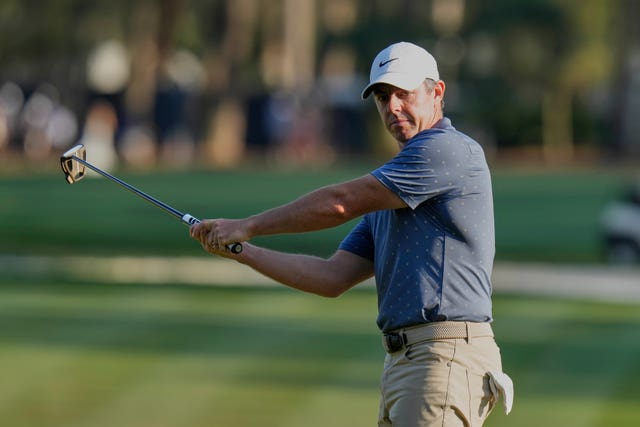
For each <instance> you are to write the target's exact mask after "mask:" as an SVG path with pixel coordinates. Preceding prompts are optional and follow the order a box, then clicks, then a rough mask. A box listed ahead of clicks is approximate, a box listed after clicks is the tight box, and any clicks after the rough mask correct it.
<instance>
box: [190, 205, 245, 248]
mask: <svg viewBox="0 0 640 427" xmlns="http://www.w3.org/2000/svg"><path fill="white" fill-rule="evenodd" d="M182 222H184V223H185V224H187V225H189V226H191V225H193V224H198V223H199V222H200V220H199V219H198V218H196V217H194V216H191V215H189V214H184V215H183V216H182ZM226 248H227V250H228V251H229V252H231V253H232V254H236V255H238V254H239V253H240V252H242V243H232V244H230V245H226Z"/></svg>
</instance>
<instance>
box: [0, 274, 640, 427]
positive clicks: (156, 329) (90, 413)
mask: <svg viewBox="0 0 640 427" xmlns="http://www.w3.org/2000/svg"><path fill="white" fill-rule="evenodd" d="M639 308H640V307H638V306H634V305H611V304H598V303H585V302H577V301H563V300H549V299H532V298H527V299H525V298H518V297H512V296H497V297H496V298H495V317H496V323H495V331H496V334H497V336H498V340H499V344H500V346H501V348H502V354H503V358H504V365H505V370H506V371H507V372H508V373H509V374H510V375H511V376H512V377H513V379H514V382H515V387H516V399H515V405H514V410H513V412H512V414H511V415H509V416H508V417H505V416H504V415H503V414H502V413H500V412H499V411H495V412H494V414H493V415H492V416H491V418H490V420H489V422H488V423H487V424H486V425H487V426H493V427H500V426H519V427H528V426H532V427H533V426H535V427H538V426H540V425H549V426H559V425H561V426H564V427H572V426H576V427H597V426H602V427H608V426H612V425H615V426H622V427H624V426H635V425H637V420H638V415H637V404H638V401H640V391H639V390H638V388H637V384H638V382H639V381H640V363H638V360H640V327H639V326H640V310H639ZM375 312H376V297H375V293H374V292H373V291H372V290H370V289H361V290H359V289H354V290H353V291H351V292H349V293H347V294H346V295H344V296H343V297H341V298H339V299H337V300H327V299H323V298H319V297H315V296H310V295H305V294H301V293H297V292H294V291H290V290H287V289H271V288H269V289H266V288H261V289H257V288H254V289H232V288H198V287H176V286H136V285H125V286H123V285H100V284H86V283H76V284H70V283H43V282H21V283H17V282H6V281H5V282H3V283H2V286H0V318H1V319H0V320H1V324H2V328H0V366H2V382H1V384H2V386H1V387H0V419H2V424H3V425H7V426H12V427H30V426H33V427H54V426H55V427H59V426H65V427H67V426H82V427H94V426H95V427H98V426H104V427H111V426H115V425H117V426H120V427H127V426H136V427H145V426H153V427H173V426H176V427H177V426H181V427H182V426H190V427H196V426H223V425H224V426H235V427H245V426H247V427H248V426H261V427H269V426H274V427H275V426H278V427H282V426H285V427H286V426H300V425H304V426H310V427H313V426H326V425H332V426H336V427H338V426H349V427H355V426H371V425H375V420H376V414H377V405H378V378H379V374H380V370H381V365H382V358H383V352H382V350H381V348H380V344H379V338H378V334H377V332H376V327H375V324H374V318H375Z"/></svg>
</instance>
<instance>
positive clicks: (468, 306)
mask: <svg viewBox="0 0 640 427" xmlns="http://www.w3.org/2000/svg"><path fill="white" fill-rule="evenodd" d="M444 94H445V83H444V82H443V81H442V80H440V76H439V74H438V67H437V64H436V61H435V59H434V58H433V57H432V56H431V55H430V54H429V53H428V52H427V51H426V50H424V49H423V48H421V47H419V46H416V45H415V44H412V43H406V42H400V43H395V44H393V45H391V46H389V47H387V48H386V49H384V50H382V51H381V52H380V53H379V54H378V55H377V56H376V57H375V59H374V60H373V63H372V64H371V73H370V82H369V84H368V85H367V86H366V87H365V88H364V90H363V92H362V98H363V99H366V98H367V97H369V95H373V98H374V100H375V104H376V107H377V109H378V112H379V114H380V118H381V119H382V122H383V123H384V125H385V126H386V128H387V129H388V131H389V132H390V133H391V135H392V136H393V137H394V138H395V140H396V141H397V142H398V145H399V152H398V153H397V154H396V155H395V157H393V158H392V159H391V160H389V161H388V162H387V163H385V164H384V165H382V166H380V167H379V168H378V169H376V170H374V171H372V172H371V173H369V174H367V175H365V176H363V177H360V178H357V179H354V180H352V181H348V182H344V183H340V184H335V185H330V186H327V187H323V188H320V189H318V190H315V191H313V192H310V193H308V194H306V195H304V196H302V197H300V198H298V199H296V200H294V201H293V202H291V203H288V204H286V205H283V206H280V207H276V208H274V209H270V210H267V211H264V212H262V213H259V214H257V215H254V216H251V217H248V218H244V219H233V220H232V219H215V220H205V221H203V222H202V223H200V224H196V225H194V226H192V227H191V230H190V231H191V236H192V237H193V238H195V239H197V240H199V241H200V243H201V244H202V246H203V248H204V249H205V250H206V251H208V252H210V253H212V254H216V255H220V256H224V257H228V258H232V259H235V260H237V261H238V262H240V263H243V264H246V265H248V266H250V267H252V268H253V269H255V270H257V271H258V272H260V273H262V274H264V275H266V276H268V277H270V278H272V279H275V280H276V281H278V282H281V283H283V284H285V285H287V286H290V287H293V288H295V289H299V290H301V291H305V292H311V293H314V294H318V295H323V296H327V297H336V296H338V295H340V294H342V293H343V292H345V291H347V290H348V289H350V288H351V287H353V286H355V285H356V284H358V283H360V282H362V281H363V280H365V279H367V278H369V277H371V276H375V280H376V287H377V292H378V309H379V312H378V318H377V324H378V326H379V327H380V330H381V332H382V344H383V346H384V349H385V350H386V352H387V355H386V359H385V363H384V371H383V374H382V381H381V387H380V388H381V400H380V412H379V417H378V425H379V426H393V427H416V426H440V427H442V426H480V425H482V423H483V422H484V420H485V419H486V417H487V416H488V415H489V413H490V412H491V410H492V409H493V407H494V406H495V404H496V402H497V400H498V398H499V397H500V396H502V397H503V399H504V404H505V410H506V411H507V412H508V411H509V410H510V408H511V403H512V390H513V386H512V383H511V380H510V379H509V377H508V376H506V375H505V374H504V373H503V372H502V364H501V358H500V351H499V348H498V346H497V345H496V342H495V340H494V336H493V332H492V328H491V321H492V310H491V292H492V288H491V273H492V268H493V259H494V253H495V238H494V218H493V197H492V189H491V177H490V173H489V169H488V166H487V163H486V160H485V157H484V153H483V150H482V148H481V147H480V145H478V144H477V143H476V142H475V141H474V140H473V139H471V138H470V137H468V136H467V135H465V134H463V133H461V132H459V131H457V130H456V129H455V128H454V127H453V126H452V124H451V121H450V120H449V119H447V118H446V117H444V115H443V105H444V102H443V98H444ZM358 217H362V218H361V220H360V222H359V223H358V224H357V225H356V226H355V228H354V229H353V230H352V231H351V232H350V234H349V235H347V236H346V238H345V239H344V240H343V241H342V243H341V244H340V246H339V248H338V249H337V251H336V252H335V253H334V254H333V255H332V256H331V257H330V258H328V259H324V258H319V257H315V256H308V255H302V254H290V253H283V252H278V251H273V250H269V249H265V248H262V247H258V246H255V245H252V244H250V243H245V244H244V250H243V251H242V253H240V254H238V255H234V254H232V253H230V252H228V251H227V250H226V249H224V248H225V245H227V244H230V243H233V242H248V241H250V240H251V239H252V238H253V237H256V236H264V235H271V234H280V233H301V232H307V231H313V230H320V229H325V228H329V227H335V226H337V225H340V224H343V223H345V222H346V221H349V220H351V219H353V218H358Z"/></svg>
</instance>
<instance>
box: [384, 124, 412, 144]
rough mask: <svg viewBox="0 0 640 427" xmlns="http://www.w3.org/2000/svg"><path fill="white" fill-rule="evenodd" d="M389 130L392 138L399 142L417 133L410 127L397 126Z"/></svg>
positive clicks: (407, 139) (405, 140)
mask: <svg viewBox="0 0 640 427" xmlns="http://www.w3.org/2000/svg"><path fill="white" fill-rule="evenodd" d="M390 132H391V135H392V136H393V138H394V139H395V140H396V141H398V142H400V143H405V142H407V141H409V140H410V139H411V138H413V137H414V136H415V135H416V133H417V132H413V131H412V130H410V129H399V128H397V127H396V128H392V129H390Z"/></svg>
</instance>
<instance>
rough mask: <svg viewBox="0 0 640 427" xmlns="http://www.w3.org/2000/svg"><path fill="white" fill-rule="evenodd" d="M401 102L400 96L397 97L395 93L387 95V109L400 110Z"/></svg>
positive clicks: (393, 111) (391, 110)
mask: <svg viewBox="0 0 640 427" xmlns="http://www.w3.org/2000/svg"><path fill="white" fill-rule="evenodd" d="M401 105H402V103H401V102H400V98H398V97H397V96H396V95H395V94H391V95H390V96H389V111H390V112H392V113H395V112H398V111H400V108H401Z"/></svg>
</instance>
